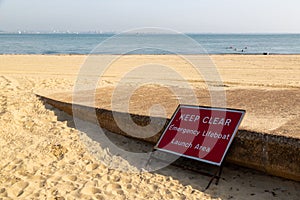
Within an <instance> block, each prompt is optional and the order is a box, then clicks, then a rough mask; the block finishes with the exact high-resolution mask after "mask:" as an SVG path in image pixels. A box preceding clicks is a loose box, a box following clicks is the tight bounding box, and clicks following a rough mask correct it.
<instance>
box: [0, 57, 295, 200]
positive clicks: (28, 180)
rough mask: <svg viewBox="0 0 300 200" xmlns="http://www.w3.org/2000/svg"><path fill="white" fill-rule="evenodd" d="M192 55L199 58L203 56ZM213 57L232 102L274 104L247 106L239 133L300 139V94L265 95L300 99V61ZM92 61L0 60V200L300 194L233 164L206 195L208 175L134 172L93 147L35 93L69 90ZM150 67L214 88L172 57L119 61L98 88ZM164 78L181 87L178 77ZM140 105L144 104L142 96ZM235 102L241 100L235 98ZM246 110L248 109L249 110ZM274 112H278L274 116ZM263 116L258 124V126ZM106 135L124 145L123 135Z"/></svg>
mask: <svg viewBox="0 0 300 200" xmlns="http://www.w3.org/2000/svg"><path fill="white" fill-rule="evenodd" d="M105 57H106V58H107V57H109V56H103V57H101V59H100V60H104V61H103V62H105ZM190 58H191V59H192V60H193V59H198V58H199V56H191V57H190ZM211 59H212V61H213V63H214V64H215V66H216V69H217V71H218V73H219V77H220V78H221V80H222V86H221V87H220V86H218V87H216V88H221V89H223V90H226V91H228V92H229V94H230V92H232V96H234V91H236V90H240V91H243V92H244V95H246V94H249V93H246V91H247V90H257V91H259V92H260V94H261V95H264V94H265V96H264V98H265V99H267V100H264V99H261V101H260V105H262V104H266V106H265V107H264V108H265V110H264V111H263V110H255V111H253V112H251V110H249V113H250V114H249V116H248V117H247V118H245V120H244V122H243V124H242V126H241V127H243V128H248V129H253V130H255V131H258V130H261V131H264V132H267V133H274V131H279V133H280V134H281V135H286V136H289V137H295V138H299V137H300V133H299V126H300V125H299V120H298V119H299V117H300V116H299V113H300V112H299V109H300V107H299V102H298V104H297V101H294V100H295V99H294V97H293V96H291V97H290V99H289V100H287V101H286V102H285V103H283V102H271V100H270V99H272V96H270V95H268V94H269V93H268V91H276V92H277V93H276V94H278V95H277V96H280V95H279V94H291V95H294V96H295V95H296V96H297V95H299V92H300V56H299V55H268V56H263V55H212V56H211ZM107 60H109V59H107ZM85 61H86V56H83V55H0V125H1V126H0V159H1V162H0V199H16V198H19V199H114V198H115V199H295V200H296V199H298V198H299V196H300V183H299V182H295V181H291V180H287V179H282V178H278V177H274V176H269V175H266V174H264V173H262V172H258V171H255V170H252V169H247V168H243V167H239V166H236V165H227V166H226V167H225V169H224V172H223V177H222V179H221V180H220V183H219V185H214V184H213V185H212V186H211V187H210V188H209V189H208V190H206V191H203V189H204V188H205V186H206V184H207V182H208V180H209V178H208V177H205V176H203V175H200V174H197V173H195V172H191V171H188V170H183V169H180V168H176V167H174V166H168V167H166V168H163V169H160V170H158V171H155V172H143V173H141V172H138V173H135V171H136V169H135V168H134V166H131V165H130V163H129V162H127V161H126V160H124V159H122V158H120V157H118V156H112V155H111V154H110V152H109V149H107V148H102V147H101V143H100V144H99V143H97V142H95V141H92V140H91V139H90V138H88V137H87V135H86V133H84V132H80V131H79V130H77V129H76V127H75V126H74V122H73V120H72V118H71V116H69V115H67V114H66V113H64V112H62V111H59V110H58V109H56V108H54V107H52V106H50V105H47V104H44V103H43V102H42V101H41V100H40V99H39V98H38V97H37V96H36V94H43V95H49V96H51V94H57V93H66V92H69V93H71V92H72V91H73V87H74V85H75V81H76V78H77V75H78V72H79V71H80V67H81V66H84V64H85ZM149 63H152V64H153V63H154V64H155V63H159V64H160V65H163V66H172V67H174V69H175V70H176V71H177V72H178V73H179V74H181V75H182V76H183V77H185V80H186V81H187V82H189V83H190V84H191V85H193V86H194V87H196V88H198V89H205V88H206V89H207V84H210V83H211V84H214V83H213V81H211V82H209V81H208V82H207V80H205V78H202V79H199V75H197V73H195V71H194V70H193V68H190V67H189V66H190V63H188V62H187V61H186V60H184V59H182V58H179V57H174V56H167V55H159V56H152V55H147V56H144V55H143V56H142V55H130V56H124V57H121V58H119V59H118V60H117V61H115V62H113V63H112V64H111V66H110V68H109V69H108V70H107V71H105V74H104V76H103V79H101V81H100V82H98V83H97V84H98V86H99V88H101V87H102V88H103V87H115V86H117V85H118V84H119V83H120V82H122V77H124V75H126V73H127V72H128V71H130V70H132V69H133V68H134V67H135V66H143V65H145V64H149ZM121 69H122V70H121ZM187 69H188V70H187ZM153 73H154V74H155V73H156V72H155V71H154V72H153ZM159 74H163V73H161V72H160V73H158V79H159V78H161V79H164V77H165V75H164V76H162V77H160V76H159ZM93 76H95V74H93V71H91V74H90V77H93ZM91 79H92V78H91ZM164 80H165V79H164ZM139 82H141V78H140V77H138V76H136V74H134V76H131V75H130V74H129V76H128V78H127V79H126V84H128V85H134V84H137V83H139ZM167 82H168V83H170V84H171V85H172V84H173V85H178V84H179V83H178V82H177V81H176V80H169V81H167ZM126 84H125V85H126ZM141 92H142V93H146V92H147V91H141ZM277 96H276V97H277ZM65 98H66V97H65ZM232 98H233V97H232ZM278 99H280V98H278ZM133 100H134V102H137V103H138V101H139V98H138V96H135V97H134V99H133ZM256 100H257V99H256V98H255V97H254V96H249V102H251V101H252V102H253V104H251V105H252V107H251V106H250V107H247V108H248V109H250V108H251V109H252V108H255V101H256ZM234 101H235V102H238V98H235V99H234ZM102 103H103V107H106V106H107V107H110V105H108V104H109V102H107V98H106V99H105V100H104V101H103V102H102ZM228 104H229V105H230V101H229V102H228ZM232 105H233V104H232ZM272 105H274V107H273V106H272ZM282 105H284V106H282ZM132 106H133V108H132V110H133V112H136V113H142V112H143V111H144V110H142V108H141V107H134V105H132ZM239 106H240V107H239V108H243V106H245V105H243V104H239ZM271 107H272V109H276V111H277V112H275V111H274V110H272V112H269V111H270V109H271ZM269 108H270V109H269ZM286 110H288V111H289V112H286ZM247 112H248V111H247ZM171 113H172V109H170V110H167V115H168V116H169V115H170V114H171ZM251 113H252V114H251ZM257 113H258V114H259V115H256V114H257ZM274 113H275V114H274ZM257 117H258V118H259V119H261V120H260V121H259V122H253V121H255V119H256V118H257ZM263 119H264V120H265V121H264V120H263ZM270 120H272V121H270ZM287 126H288V127H290V126H292V128H287ZM283 128H284V129H283ZM281 130H282V131H281ZM285 130H289V131H288V132H285ZM107 134H110V135H111V137H112V138H115V140H118V137H119V136H115V135H114V134H112V133H107ZM122 141H126V142H125V145H127V147H128V149H130V148H133V149H134V148H141V146H143V144H140V143H136V142H134V141H132V140H131V139H124V138H123V139H122ZM87 144H89V145H94V146H97V152H90V151H88V150H87ZM94 154H98V155H102V156H103V157H104V158H105V159H107V160H109V161H110V162H112V163H117V164H118V165H121V166H124V168H125V167H126V168H127V169H128V172H120V171H118V170H114V169H110V168H109V167H107V166H105V165H104V164H103V163H102V162H100V161H99V160H98V159H97V158H96V156H95V155H94Z"/></svg>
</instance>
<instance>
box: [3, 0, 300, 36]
mask: <svg viewBox="0 0 300 200" xmlns="http://www.w3.org/2000/svg"><path fill="white" fill-rule="evenodd" d="M139 27H162V28H168V29H174V30H177V31H180V32H197V33H202V32H205V33H207V32H213V33H300V0H249V1H245V0H0V30H4V31H18V30H27V31H53V30H60V31H67V30H69V31H106V32H107V31H117V32H120V31H126V30H128V29H133V28H139Z"/></svg>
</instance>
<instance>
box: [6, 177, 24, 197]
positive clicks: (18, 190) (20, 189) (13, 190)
mask: <svg viewBox="0 0 300 200" xmlns="http://www.w3.org/2000/svg"><path fill="white" fill-rule="evenodd" d="M28 185H29V183H28V182H26V181H19V182H17V183H15V184H14V185H13V186H12V187H10V188H8V189H7V193H8V195H9V196H10V197H19V196H21V195H22V194H23V193H24V190H25V188H27V187H28Z"/></svg>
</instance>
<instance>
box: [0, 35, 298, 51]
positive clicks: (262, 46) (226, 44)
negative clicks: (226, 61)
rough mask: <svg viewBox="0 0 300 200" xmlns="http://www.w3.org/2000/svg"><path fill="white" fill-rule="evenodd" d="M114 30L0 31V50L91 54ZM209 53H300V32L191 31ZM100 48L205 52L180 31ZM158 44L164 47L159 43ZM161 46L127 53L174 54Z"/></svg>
mask: <svg viewBox="0 0 300 200" xmlns="http://www.w3.org/2000/svg"><path fill="white" fill-rule="evenodd" d="M112 36H113V35H112V34H0V54H89V53H91V51H92V50H93V49H94V48H95V47H96V46H97V45H98V44H99V43H101V42H103V41H106V39H108V38H111V37H112ZM188 36H189V37H190V38H192V39H193V40H195V41H196V42H198V43H199V44H201V45H202V47H203V48H204V49H205V50H206V51H207V52H208V53H209V54H262V53H265V52H268V53H270V54H300V34H190V35H188ZM121 39H122V42H114V43H110V44H108V45H105V48H101V49H98V50H97V52H96V53H99V54H123V53H124V52H126V51H127V49H128V48H130V47H131V46H132V45H133V44H137V43H138V44H141V45H142V44H145V46H147V44H154V46H155V44H163V45H165V46H168V47H170V49H176V50H177V53H181V54H197V53H203V52H199V50H197V49H195V48H194V47H193V46H191V45H189V44H186V43H184V41H183V40H182V37H181V36H178V35H155V34H137V35H134V34H133V35H123V36H121ZM158 47H161V46H159V45H158ZM171 53H172V52H170V51H164V50H163V49H161V48H157V49H151V48H150V49H149V48H140V49H137V50H135V51H132V52H129V53H128V54H171Z"/></svg>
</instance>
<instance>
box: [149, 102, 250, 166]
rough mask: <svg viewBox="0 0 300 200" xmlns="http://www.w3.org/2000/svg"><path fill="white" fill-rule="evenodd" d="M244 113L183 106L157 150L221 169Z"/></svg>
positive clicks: (241, 111) (174, 115) (173, 117)
mask: <svg viewBox="0 0 300 200" xmlns="http://www.w3.org/2000/svg"><path fill="white" fill-rule="evenodd" d="M244 114H245V111H244V110H235V109H225V108H210V107H199V106H188V105H180V106H178V108H177V110H176V111H175V113H174V114H173V116H172V118H171V121H170V123H169V124H168V126H167V127H166V129H165V131H164V132H163V134H162V136H161V137H160V139H159V141H158V143H157V144H156V146H155V148H156V149H158V150H161V151H165V152H169V153H173V154H177V155H179V156H183V157H188V158H191V159H195V160H199V161H203V162H206V163H210V164H213V165H218V166H220V165H221V163H222V162H223V159H224V157H225V155H226V152H227V150H228V148H229V146H230V144H231V143H232V141H233V138H234V136H235V134H236V132H237V130H238V127H239V125H240V123H241V121H242V119H243V116H244Z"/></svg>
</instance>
